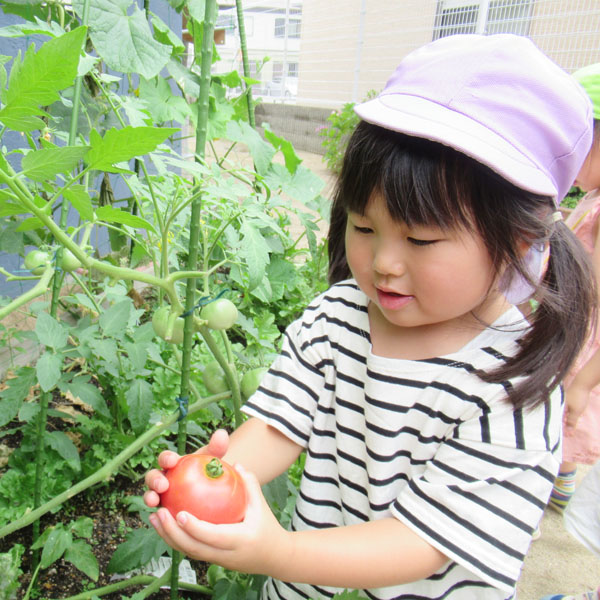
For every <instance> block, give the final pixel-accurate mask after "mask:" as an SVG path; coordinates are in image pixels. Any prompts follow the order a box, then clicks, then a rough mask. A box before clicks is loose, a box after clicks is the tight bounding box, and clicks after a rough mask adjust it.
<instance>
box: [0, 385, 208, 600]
mask: <svg viewBox="0 0 600 600" xmlns="http://www.w3.org/2000/svg"><path fill="white" fill-rule="evenodd" d="M53 400H54V402H53V403H52V407H53V408H61V409H63V410H64V409H65V406H66V405H67V404H68V403H65V399H64V398H61V397H60V395H59V394H55V395H54V398H53ZM17 425H18V424H17V423H16V422H15V423H9V424H8V425H7V426H6V427H3V428H0V436H1V434H2V430H10V429H11V427H13V426H17ZM48 425H49V427H51V428H52V429H63V428H64V426H65V423H64V421H63V420H62V419H57V418H54V417H50V418H49V420H48ZM21 440H22V435H21V432H20V431H17V432H15V433H10V434H8V435H4V436H1V437H0V441H1V442H2V445H3V448H4V449H5V450H8V451H9V452H10V451H12V450H13V449H15V448H18V447H19V445H20V443H21ZM190 451H192V450H190ZM1 475H2V470H1V469H0V476H1ZM144 490H145V487H144V481H143V473H142V474H140V475H139V479H138V480H136V481H133V480H132V479H130V478H127V477H125V476H123V475H116V476H115V478H114V479H112V480H111V481H110V482H108V483H104V484H99V485H97V486H94V487H92V488H90V489H88V490H85V491H83V492H82V493H80V494H78V495H77V496H74V497H73V498H71V499H70V500H69V501H68V502H66V503H65V504H63V505H62V507H61V509H60V510H59V511H58V512H56V513H55V514H51V513H47V514H46V515H44V516H42V518H41V520H40V531H44V530H45V529H46V528H47V527H49V526H51V525H54V524H56V523H58V522H61V521H62V522H65V523H66V522H71V521H73V520H76V519H77V518H79V517H84V516H85V517H89V518H91V519H92V520H93V522H94V529H93V534H92V537H91V538H90V539H88V540H86V541H87V543H89V544H90V545H91V546H92V549H93V552H94V555H95V556H96V559H97V560H98V564H99V570H100V575H99V578H98V581H96V582H93V581H92V580H91V579H89V577H87V576H86V575H85V574H83V573H81V571H79V570H78V569H76V568H75V567H74V566H73V565H72V564H71V563H69V562H67V561H65V560H63V559H60V560H58V561H57V562H55V563H54V564H53V565H51V566H50V567H49V568H48V569H45V570H40V572H39V574H38V577H37V581H36V584H35V587H36V588H37V591H35V592H34V593H33V594H32V595H31V598H40V599H43V600H46V599H63V598H69V597H71V596H74V595H76V594H80V593H82V592H84V591H91V590H93V589H96V588H99V587H102V586H105V585H109V584H111V583H114V582H115V581H114V580H113V581H111V577H112V574H107V572H106V571H107V569H106V567H107V565H108V563H109V561H110V559H111V558H112V555H113V553H114V552H115V550H116V548H117V546H118V545H119V544H121V543H122V542H124V541H125V536H126V535H127V533H129V532H130V531H132V530H134V529H139V528H140V527H147V526H148V525H147V524H144V522H143V521H142V519H141V518H140V516H139V514H138V513H136V512H129V511H128V510H127V508H128V504H126V503H125V502H124V501H123V499H124V498H126V497H127V496H132V495H133V496H141V495H143V493H144ZM14 544H21V545H22V546H23V547H24V548H26V550H25V554H24V555H23V557H22V559H21V570H22V571H23V575H22V576H21V577H20V580H19V583H20V588H19V591H18V592H17V596H16V597H17V600H20V599H21V598H23V597H24V596H25V593H26V590H27V589H28V587H29V584H30V582H31V577H32V573H33V571H34V569H33V567H32V554H33V551H31V550H30V549H29V547H30V546H31V544H32V526H31V525H30V526H28V527H25V528H23V529H20V530H18V531H15V532H13V533H12V534H10V535H8V536H6V537H5V538H2V539H0V553H2V552H7V551H8V550H10V548H11V547H12V546H13V545H14ZM190 562H191V566H192V568H193V570H194V571H195V572H196V580H197V581H196V583H198V584H201V585H206V569H207V567H208V565H207V564H205V563H201V562H198V561H190ZM141 589H143V588H142V587H141V586H138V587H128V588H126V589H122V590H120V591H118V592H115V593H111V594H107V595H104V596H102V598H103V600H104V599H106V600H122V598H124V597H131V596H133V594H134V593H135V592H137V591H139V590H141ZM180 597H181V598H194V597H198V598H200V597H201V596H200V595H199V594H198V593H196V592H190V591H185V592H181V593H180ZM152 598H153V599H157V600H168V599H169V598H170V591H169V590H168V589H165V590H160V591H159V592H156V593H155V594H153V595H152Z"/></svg>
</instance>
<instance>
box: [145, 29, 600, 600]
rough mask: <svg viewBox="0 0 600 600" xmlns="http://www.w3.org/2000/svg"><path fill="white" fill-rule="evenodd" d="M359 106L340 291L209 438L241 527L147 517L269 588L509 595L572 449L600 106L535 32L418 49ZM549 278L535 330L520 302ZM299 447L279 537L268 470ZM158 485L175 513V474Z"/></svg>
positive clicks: (332, 244) (155, 476)
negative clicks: (573, 384)
mask: <svg viewBox="0 0 600 600" xmlns="http://www.w3.org/2000/svg"><path fill="white" fill-rule="evenodd" d="M356 112H357V113H358V115H359V116H360V117H361V119H362V121H361V123H360V124H359V125H358V127H357V129H356V131H355V133H354V134H353V136H352V138H351V140H350V142H349V145H348V150H347V152H346V156H345V160H344V166H343V169H342V174H341V178H340V181H339V185H338V188H337V191H336V195H335V198H334V202H333V207H332V221H331V228H330V233H329V238H328V240H329V251H330V259H331V269H330V278H331V281H332V283H333V285H332V287H331V288H330V289H329V290H328V291H327V292H325V293H324V294H322V295H321V296H319V297H318V298H317V299H316V300H314V301H313V302H312V303H311V304H310V306H309V307H308V308H307V310H306V311H305V313H304V315H303V316H302V317H301V318H300V319H298V320H297V321H296V322H294V323H293V324H292V325H290V327H289V328H288V329H287V332H286V336H285V340H284V344H283V349H282V351H281V354H280V356H279V357H278V358H277V360H276V361H275V363H274V364H273V365H272V367H271V369H270V371H269V373H268V374H267V375H266V376H265V378H264V379H263V382H262V384H261V387H260V388H259V390H258V392H257V393H256V394H255V395H254V396H253V397H252V398H250V400H249V401H248V403H247V404H246V406H245V411H246V413H247V414H248V415H249V416H250V417H251V418H250V419H249V420H248V421H246V422H245V423H244V424H243V425H242V426H241V427H240V428H238V429H237V430H236V431H235V432H234V433H233V434H232V435H231V437H228V435H227V434H226V432H224V431H219V432H216V433H215V434H214V435H213V437H212V439H211V441H210V443H209V445H208V447H207V448H206V449H204V450H203V452H210V453H212V454H215V455H217V456H223V455H225V459H226V460H228V461H230V462H235V463H239V467H238V468H239V470H240V472H241V473H242V474H243V477H244V480H245V482H246V485H247V487H248V490H249V497H250V500H249V505H248V509H247V513H246V517H245V519H244V521H243V522H242V523H240V524H235V525H213V524H210V523H206V522H202V521H198V520H197V519H195V518H193V517H192V516H190V515H189V514H187V513H179V514H178V516H177V519H174V518H173V517H172V516H171V515H170V513H169V512H168V511H167V510H166V509H164V508H159V509H158V511H157V513H156V514H153V515H152V517H151V521H152V524H153V526H154V527H155V528H156V530H157V531H158V533H159V534H160V535H161V536H162V537H163V539H164V540H165V541H166V542H167V543H168V544H169V545H171V546H172V547H173V548H175V549H177V550H180V551H182V552H184V553H185V554H187V555H188V556H190V557H193V558H196V559H199V560H203V561H206V562H212V563H218V564H220V565H223V566H224V567H226V568H230V569H235V570H238V571H244V572H248V573H262V574H266V575H270V576H271V577H270V578H269V579H268V581H267V583H266V585H265V588H264V591H263V597H264V598H269V599H271V600H280V599H290V600H306V599H315V600H316V599H318V598H331V597H332V596H333V595H334V594H335V593H336V592H339V591H341V590H343V589H346V588H351V589H359V590H364V591H363V594H364V595H365V596H367V597H368V598H371V599H374V600H377V599H382V600H389V599H392V598H406V599H409V598H410V599H416V598H420V599H427V598H430V599H433V598H460V599H465V598H477V599H478V600H491V599H495V600H500V599H507V598H513V597H514V594H515V586H516V582H517V579H518V578H519V574H520V571H521V566H522V563H523V559H524V557H525V554H526V552H527V549H528V548H529V544H530V542H531V535H532V532H533V530H534V529H535V527H536V525H537V523H538V521H539V519H540V517H541V515H542V511H543V510H544V507H545V505H546V502H547V500H548V497H549V495H550V491H551V489H552V482H553V481H554V478H555V476H556V473H557V471H558V466H559V463H560V456H561V455H560V452H561V443H560V439H561V420H562V397H561V396H562V395H561V391H560V388H559V387H558V386H559V383H560V382H561V381H562V379H563V377H564V375H565V374H566V372H567V370H568V369H569V367H570V365H571V363H572V361H573V359H574V358H575V356H576V355H577V353H578V352H579V350H580V348H581V345H582V344H583V341H584V339H585V336H586V332H587V331H588V326H589V323H590V318H591V317H592V314H593V307H594V305H595V299H596V296H595V289H594V280H593V276H592V273H591V271H590V268H589V265H588V262H587V260H586V257H585V253H584V252H583V250H582V249H581V248H580V245H579V244H578V243H577V240H576V239H575V237H574V236H573V234H572V232H571V231H570V230H569V229H568V228H567V227H566V226H565V225H564V223H562V222H561V221H557V220H556V219H557V217H559V216H560V213H558V212H557V208H556V207H557V203H558V202H559V201H560V200H561V199H562V198H563V197H564V195H565V194H566V192H567V191H568V189H569V188H570V186H571V183H572V181H573V180H574V178H575V176H576V174H577V173H578V171H579V169H580V167H581V165H582V163H583V161H584V159H585V157H586V155H587V153H588V150H589V147H590V144H591V130H592V114H591V106H590V101H589V99H588V98H587V96H586V95H585V93H584V92H583V90H582V89H581V87H580V86H579V85H578V84H577V83H576V82H575V81H574V80H573V79H572V78H571V77H569V76H568V75H567V74H566V73H565V72H563V71H562V70H561V69H560V68H559V67H557V66H556V65H555V64H554V63H553V62H552V61H550V60H549V59H548V58H547V57H546V56H544V55H543V54H542V53H541V52H540V51H539V50H538V49H536V47H535V46H534V45H533V44H532V42H531V41H529V40H527V39H525V38H522V37H517V36H513V35H494V36H489V37H485V36H478V35H465V36H454V37H448V38H444V39H440V40H437V41H435V42H432V43H430V44H427V45H426V46H424V47H422V48H420V49H418V50H416V51H415V52H412V53H411V54H409V55H408V56H407V57H406V58H405V59H404V60H402V62H401V63H400V65H399V67H398V68H397V70H396V71H395V73H394V74H393V75H392V77H391V78H390V80H389V81H388V83H387V85H386V87H385V89H384V91H383V92H382V93H381V94H380V95H379V96H378V97H377V98H376V99H374V100H371V101H368V102H366V103H364V104H362V105H359V106H357V107H356ZM548 245H549V247H550V258H549V261H548V266H547V269H546V271H545V273H544V276H543V280H541V281H540V277H539V272H540V268H539V267H540V265H541V259H542V256H543V254H544V250H545V248H546V246H548ZM533 292H535V293H536V294H537V296H538V297H539V298H540V306H539V309H538V310H536V312H535V315H534V318H533V322H532V323H531V324H529V323H527V322H526V321H525V320H524V318H523V316H522V314H521V313H520V312H519V311H518V310H517V309H516V308H515V307H514V306H513V303H516V302H520V301H522V300H523V299H524V298H526V297H528V296H529V295H530V294H532V293H533ZM507 297H508V298H509V299H510V300H507ZM302 451H306V465H305V469H304V473H303V478H302V482H301V485H300V490H299V495H298V500H297V504H296V507H295V513H294V517H293V521H292V525H291V531H285V530H284V529H283V528H282V527H281V526H280V525H279V523H278V522H277V520H276V519H275V517H274V516H273V514H272V513H271V512H270V510H269V508H268V505H267V503H266V501H265V499H264V497H263V496H262V494H261V490H260V486H259V483H264V482H267V481H269V480H271V479H273V478H274V477H275V476H277V475H278V474H280V473H282V472H283V471H285V469H287V468H288V467H289V466H290V465H291V464H292V463H293V461H294V460H295V459H296V458H297V457H298V456H299V455H300V453H301V452H302ZM177 459H178V456H177V455H176V454H174V453H172V452H164V453H162V454H161V455H160V456H159V464H160V466H161V468H162V469H168V468H171V467H172V466H174V464H175V463H176V461H177ZM242 465H243V467H242ZM146 481H147V484H148V486H149V488H150V490H149V491H147V492H146V494H145V500H146V503H147V504H148V505H149V506H157V505H158V503H159V496H158V494H157V493H160V492H162V491H164V490H165V489H166V487H167V486H168V482H167V480H166V478H165V477H164V475H163V474H162V473H161V472H160V471H157V470H153V471H151V472H149V473H148V474H147V476H146Z"/></svg>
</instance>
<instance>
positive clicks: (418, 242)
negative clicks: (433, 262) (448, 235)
mask: <svg viewBox="0 0 600 600" xmlns="http://www.w3.org/2000/svg"><path fill="white" fill-rule="evenodd" d="M407 239H408V241H409V242H410V243H411V244H413V245H415V246H430V245H431V244H435V243H436V242H437V240H420V239H418V238H413V237H409V238H407Z"/></svg>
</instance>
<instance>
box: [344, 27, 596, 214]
mask: <svg viewBox="0 0 600 600" xmlns="http://www.w3.org/2000/svg"><path fill="white" fill-rule="evenodd" d="M355 111H356V113H357V114H358V116H359V117H360V118H361V119H363V120H365V121H368V122H369V123H373V124H375V125H380V126H381V127H384V128H385V129H391V130H394V131H399V132H402V133H406V134H408V135H414V136H418V137H423V138H427V139H429V140H433V141H436V142H440V143H442V144H445V145H447V146H451V147H452V148H455V149H456V150H459V151H460V152H462V153H464V154H466V155H468V156H470V157H472V158H474V159H475V160H477V161H478V162H481V163H483V164H485V165H487V166H488V167H490V168H491V169H493V170H494V171H496V172H497V173H498V174H499V175H501V176H502V177H504V178H505V179H507V180H508V181H510V182H512V183H514V184H515V185H516V186H517V187H520V188H522V189H524V190H527V191H530V192H534V193H536V194H541V195H545V196H552V197H553V198H555V200H556V203H557V204H559V203H560V201H561V200H562V199H563V198H564V197H565V195H566V194H567V192H568V191H569V189H570V187H571V185H572V183H573V181H574V180H575V177H576V176H577V173H578V172H579V169H580V167H581V165H582V164H583V161H584V160H585V157H586V155H587V153H588V151H589V149H590V146H591V143H592V106H591V103H590V100H589V98H588V97H587V96H586V94H585V93H584V91H583V90H582V89H581V86H579V85H577V83H576V82H575V81H574V80H573V78H572V77H570V76H569V75H568V74H567V73H566V72H565V71H563V70H562V69H561V68H560V67H559V66H558V65H556V64H555V63H554V62H552V60H550V59H549V58H548V57H547V56H546V55H545V54H543V53H542V52H541V51H540V50H539V49H538V48H537V47H536V46H535V45H534V44H533V42H532V41H531V40H529V39H527V38H525V37H521V36H516V35H512V34H497V35H490V36H482V35H475V34H467V35H455V36H450V37H445V38H441V39H439V40H436V41H434V42H431V43H429V44H426V45H425V46H422V47H421V48H419V49H417V50H415V51H413V52H411V53H410V54H408V55H407V56H406V57H405V58H404V59H403V60H402V62H401V63H400V64H399V65H398V68H397V69H396V71H395V72H394V74H393V75H392V76H391V77H390V79H389V80H388V82H387V84H386V86H385V88H384V90H383V91H382V92H381V93H380V94H379V96H377V98H375V99H374V100H370V101H368V102H365V103H363V104H359V105H357V106H356V107H355Z"/></svg>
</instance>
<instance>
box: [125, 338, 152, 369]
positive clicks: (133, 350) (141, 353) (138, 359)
mask: <svg viewBox="0 0 600 600" xmlns="http://www.w3.org/2000/svg"><path fill="white" fill-rule="evenodd" d="M148 346H149V344H140V343H135V344H134V343H132V342H125V343H124V344H123V348H124V349H125V352H127V356H129V360H130V361H131V364H132V366H133V370H134V372H135V373H139V372H140V371H142V370H143V369H144V367H145V366H146V357H147V356H148Z"/></svg>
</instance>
